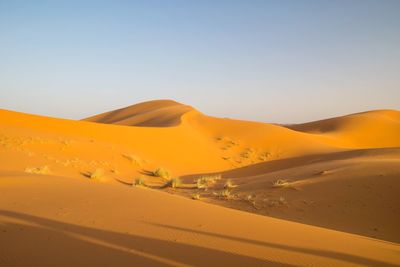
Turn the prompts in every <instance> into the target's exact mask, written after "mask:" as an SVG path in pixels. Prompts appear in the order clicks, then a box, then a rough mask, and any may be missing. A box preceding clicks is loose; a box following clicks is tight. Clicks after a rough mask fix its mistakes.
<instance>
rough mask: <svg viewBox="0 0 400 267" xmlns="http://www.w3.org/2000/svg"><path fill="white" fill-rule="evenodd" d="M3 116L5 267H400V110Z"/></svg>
mask: <svg viewBox="0 0 400 267" xmlns="http://www.w3.org/2000/svg"><path fill="white" fill-rule="evenodd" d="M0 118H1V120H0V158H1V161H0V266H92V265H96V266H110V265H113V266H132V265H133V266H158V265H160V266H399V265H400V245H399V242H400V230H399V225H400V197H399V196H398V194H399V192H400V112H399V111H395V110H375V111H368V112H363V113H357V114H351V115H347V116H343V117H337V118H331V119H326V120H321V121H315V122H310V123H305V124H298V125H276V124H268V123H259V122H249V121H240V120H234V119H222V118H216V117H211V116H207V115H204V114H202V113H201V112H200V111H198V110H196V109H195V108H193V107H191V106H188V105H184V104H180V103H177V102H175V101H171V100H155V101H149V102H145V103H140V104H137V105H133V106H130V107H126V108H123V109H119V110H115V111H110V112H106V113H103V114H99V115H95V116H92V117H90V118H86V119H83V120H80V121H74V120H65V119H59V118H50V117H44V116H37V115H31V114H25V113H19V112H15V111H8V110H0ZM157 169H158V170H159V171H158V172H157V171H156V170H157ZM167 173H168V174H167ZM135 264H136V265H135Z"/></svg>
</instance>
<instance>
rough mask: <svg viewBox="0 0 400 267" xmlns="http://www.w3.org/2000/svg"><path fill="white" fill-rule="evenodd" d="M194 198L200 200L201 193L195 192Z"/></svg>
mask: <svg viewBox="0 0 400 267" xmlns="http://www.w3.org/2000/svg"><path fill="white" fill-rule="evenodd" d="M192 199H194V200H199V199H200V194H193V195H192Z"/></svg>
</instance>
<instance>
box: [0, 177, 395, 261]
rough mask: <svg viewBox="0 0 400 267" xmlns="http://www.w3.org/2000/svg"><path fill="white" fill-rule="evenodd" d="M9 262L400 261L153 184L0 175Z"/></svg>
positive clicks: (382, 247) (356, 239) (343, 237)
mask: <svg viewBox="0 0 400 267" xmlns="http://www.w3.org/2000/svg"><path fill="white" fill-rule="evenodd" d="M0 197H1V201H0V247H1V249H0V265H1V266H60V265H62V266H110V265H113V266H382V267H384V266H398V264H400V258H399V254H400V248H399V246H398V245H395V244H392V243H389V242H382V241H378V240H373V239H368V238H364V237H361V236H356V235H351V234H346V233H341V232H336V231H330V230H327V229H322V228H318V227H312V226H307V225H303V224H298V223H292V222H287V221H283V220H278V219H273V218H268V217H263V216H257V215H253V214H249V213H245V212H241V211H235V210H231V209H226V208H223V207H218V206H214V205H210V204H206V203H202V202H199V201H193V200H189V199H185V198H182V197H177V196H173V195H169V194H166V193H163V192H159V191H153V190H150V189H146V188H138V187H133V188H132V187H124V186H116V185H109V184H103V183H99V182H96V181H91V180H74V179H70V178H64V177H57V176H44V175H29V174H24V173H20V172H5V171H1V172H0Z"/></svg>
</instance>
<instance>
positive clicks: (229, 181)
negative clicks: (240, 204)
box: [224, 179, 237, 189]
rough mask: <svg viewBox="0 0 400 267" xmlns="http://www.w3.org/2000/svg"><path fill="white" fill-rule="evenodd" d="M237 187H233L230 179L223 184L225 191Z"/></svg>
mask: <svg viewBox="0 0 400 267" xmlns="http://www.w3.org/2000/svg"><path fill="white" fill-rule="evenodd" d="M235 187H237V185H235V184H234V183H233V182H232V180H231V179H228V180H226V182H225V184H224V188H225V189H229V188H235Z"/></svg>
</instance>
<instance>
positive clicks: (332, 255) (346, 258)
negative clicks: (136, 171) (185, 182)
mask: <svg viewBox="0 0 400 267" xmlns="http://www.w3.org/2000/svg"><path fill="white" fill-rule="evenodd" d="M146 223H148V224H150V225H154V226H158V227H163V228H168V229H173V230H178V231H184V232H190V233H196V234H202V235H207V236H212V237H218V238H224V239H229V240H233V241H238V242H243V243H249V244H253V245H259V246H265V247H272V248H278V249H283V250H289V251H294V252H301V253H305V254H309V255H316V256H323V257H327V258H333V259H338V260H343V261H347V262H351V263H357V264H360V263H361V264H365V265H366V266H381V267H383V266H390V267H395V266H398V265H393V264H390V263H387V262H382V261H378V260H373V259H368V258H364V257H360V256H356V255H350V254H346V253H340V252H335V251H326V250H316V249H309V248H301V247H293V246H288V245H282V244H277V243H271V242H266V241H259V240H252V239H247V238H242V237H235V236H228V235H223V234H218V233H209V232H205V231H201V230H195V229H188V228H184V227H178V226H172V225H166V224H159V223H149V222H146ZM399 261H400V259H399Z"/></svg>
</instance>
